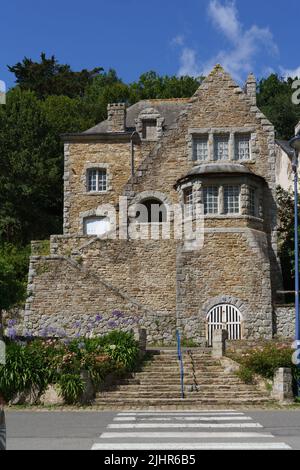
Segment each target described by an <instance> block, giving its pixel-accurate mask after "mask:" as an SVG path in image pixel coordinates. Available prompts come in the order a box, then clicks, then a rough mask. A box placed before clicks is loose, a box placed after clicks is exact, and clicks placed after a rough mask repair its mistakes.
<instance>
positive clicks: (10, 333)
mask: <svg viewBox="0 0 300 470" xmlns="http://www.w3.org/2000/svg"><path fill="white" fill-rule="evenodd" d="M7 334H8V337H9V339H12V340H13V339H15V338H16V336H17V332H16V330H15V329H14V328H9V329H8V332H7Z"/></svg>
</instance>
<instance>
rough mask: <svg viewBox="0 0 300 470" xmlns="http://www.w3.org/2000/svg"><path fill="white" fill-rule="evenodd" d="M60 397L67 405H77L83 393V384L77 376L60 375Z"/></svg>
mask: <svg viewBox="0 0 300 470" xmlns="http://www.w3.org/2000/svg"><path fill="white" fill-rule="evenodd" d="M58 385H59V388H60V390H61V395H62V397H63V398H64V400H65V402H66V403H67V404H68V405H73V404H75V403H78V401H79V399H80V397H81V395H82V394H83V391H84V382H83V380H82V378H81V377H80V375H78V374H62V375H61V376H60V378H59V382H58Z"/></svg>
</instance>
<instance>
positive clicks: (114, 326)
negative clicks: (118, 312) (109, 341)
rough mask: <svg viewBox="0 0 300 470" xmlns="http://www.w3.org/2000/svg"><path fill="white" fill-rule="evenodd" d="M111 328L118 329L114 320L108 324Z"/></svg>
mask: <svg viewBox="0 0 300 470" xmlns="http://www.w3.org/2000/svg"><path fill="white" fill-rule="evenodd" d="M107 324H108V326H109V328H117V326H118V325H117V323H116V322H115V321H113V320H109V322H108V323H107Z"/></svg>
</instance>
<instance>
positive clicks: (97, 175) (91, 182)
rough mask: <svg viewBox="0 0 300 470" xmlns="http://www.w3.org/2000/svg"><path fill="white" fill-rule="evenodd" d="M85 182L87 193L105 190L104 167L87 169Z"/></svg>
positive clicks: (105, 173)
mask: <svg viewBox="0 0 300 470" xmlns="http://www.w3.org/2000/svg"><path fill="white" fill-rule="evenodd" d="M87 183H88V188H87V190H88V192H89V193H95V192H100V193H101V192H105V191H107V171H106V170H105V169H99V170H98V169H92V170H88V175H87Z"/></svg>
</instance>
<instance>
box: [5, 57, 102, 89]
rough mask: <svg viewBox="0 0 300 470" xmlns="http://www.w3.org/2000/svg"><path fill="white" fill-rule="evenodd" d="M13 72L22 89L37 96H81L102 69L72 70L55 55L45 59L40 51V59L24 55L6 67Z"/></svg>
mask: <svg viewBox="0 0 300 470" xmlns="http://www.w3.org/2000/svg"><path fill="white" fill-rule="evenodd" d="M8 69H9V70H10V72H12V73H13V74H15V76H16V82H17V83H18V84H19V85H20V87H21V88H22V89H24V90H31V91H34V92H35V93H36V94H37V96H38V97H39V98H45V97H46V96H49V95H65V96H69V97H70V98H75V97H77V96H82V95H83V93H84V90H85V89H86V87H87V85H88V84H89V83H90V82H91V81H92V80H93V78H94V77H95V76H97V75H98V74H99V72H100V71H102V70H103V69H102V68H101V67H98V68H95V69H93V70H81V71H80V72H73V70H71V67H70V66H69V65H67V64H59V63H58V61H57V59H56V58H55V56H52V57H50V58H49V59H47V57H46V54H45V53H43V52H42V53H41V61H40V62H34V61H33V60H32V59H29V58H27V57H25V58H24V59H23V61H22V62H18V63H17V64H15V65H13V66H10V67H8Z"/></svg>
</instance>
